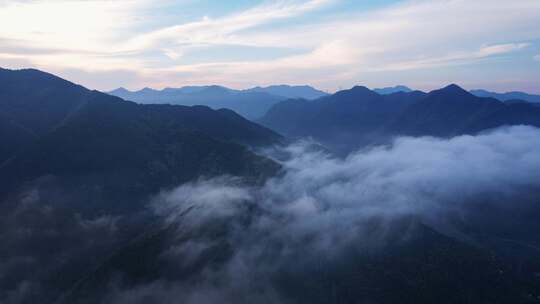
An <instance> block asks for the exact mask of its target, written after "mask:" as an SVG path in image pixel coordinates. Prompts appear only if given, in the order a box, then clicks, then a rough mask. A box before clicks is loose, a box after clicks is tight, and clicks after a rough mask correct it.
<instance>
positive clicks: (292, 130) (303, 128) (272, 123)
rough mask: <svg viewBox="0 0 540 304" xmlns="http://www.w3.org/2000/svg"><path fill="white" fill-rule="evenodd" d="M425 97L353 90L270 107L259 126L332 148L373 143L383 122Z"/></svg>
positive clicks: (417, 94) (412, 94)
mask: <svg viewBox="0 0 540 304" xmlns="http://www.w3.org/2000/svg"><path fill="white" fill-rule="evenodd" d="M424 96H425V93H422V92H420V91H413V92H409V93H405V92H398V93H393V94H389V95H380V94H377V93H375V92H374V91H371V90H369V89H368V88H366V87H362V86H356V87H354V88H352V89H350V90H344V91H340V92H337V93H335V94H333V95H330V96H327V97H322V98H319V99H317V100H313V101H309V100H302V99H296V100H293V99H291V100H287V101H283V102H280V103H278V104H276V105H275V106H273V107H272V108H271V109H270V110H269V111H268V112H267V114H266V115H265V116H264V117H263V118H262V119H261V120H259V122H260V123H261V124H263V125H265V126H267V127H269V128H271V129H274V130H276V131H278V132H281V133H282V134H286V135H288V136H290V137H295V138H298V137H307V136H312V137H315V138H316V139H319V140H321V141H323V143H326V144H330V145H331V146H334V147H336V146H342V145H349V143H355V144H358V143H372V142H374V141H377V140H378V137H379V133H380V132H381V130H382V128H383V127H384V126H385V124H386V122H388V121H391V120H393V119H394V118H395V117H396V116H397V115H398V114H399V113H401V112H402V111H403V110H404V109H405V108H407V107H408V106H409V105H410V104H412V103H414V102H415V101H417V100H419V99H421V98H423V97H424Z"/></svg>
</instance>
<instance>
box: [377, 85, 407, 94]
mask: <svg viewBox="0 0 540 304" xmlns="http://www.w3.org/2000/svg"><path fill="white" fill-rule="evenodd" d="M373 91H374V92H375V93H378V94H381V95H388V94H393V93H398V92H405V93H409V92H412V91H413V90H411V89H410V88H409V87H406V86H403V85H397V86H395V87H387V88H381V89H373Z"/></svg>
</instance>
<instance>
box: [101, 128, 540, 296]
mask: <svg viewBox="0 0 540 304" xmlns="http://www.w3.org/2000/svg"><path fill="white" fill-rule="evenodd" d="M539 135H540V130H539V129H535V128H531V127H525V126H520V127H511V128H502V129H498V130H496V131H492V132H489V133H486V134H482V135H478V136H460V137H456V138H452V139H437V138H429V137H425V138H409V137H404V138H399V139H397V140H396V141H395V142H394V143H393V144H392V145H391V146H385V147H376V148H371V149H367V150H364V151H359V152H356V153H353V154H351V155H349V156H348V157H347V158H345V159H338V158H334V157H332V156H330V155H327V154H325V153H324V152H320V151H319V152H318V151H317V150H312V149H309V148H308V146H307V145H306V144H305V143H299V144H295V145H292V146H289V147H287V148H286V150H285V151H281V152H286V153H287V154H288V155H289V158H287V160H285V161H284V163H283V165H284V167H285V170H286V171H285V173H284V175H282V176H280V177H276V178H273V179H271V180H269V181H268V183H267V184H266V185H264V186H262V187H261V188H253V187H246V186H243V185H242V184H241V182H239V181H238V180H237V179H230V178H227V177H221V178H218V179H213V180H206V181H204V180H203V181H198V182H193V183H189V184H186V185H182V186H180V187H179V188H177V189H175V190H173V191H171V192H164V193H162V194H161V195H159V196H158V197H157V198H156V199H155V200H154V202H153V203H152V206H153V208H154V210H155V211H156V212H157V214H158V215H159V216H161V217H163V219H164V220H165V223H166V225H167V226H169V227H171V226H173V227H175V228H174V229H175V231H176V234H177V238H174V239H173V241H171V242H172V243H171V245H170V246H168V248H172V249H169V250H167V251H166V252H165V253H164V254H163V255H162V256H161V259H166V260H167V263H170V264H167V265H169V266H168V267H172V268H174V266H172V265H177V266H178V265H182V266H180V269H184V268H182V267H186V265H185V264H184V262H185V261H186V260H189V261H192V263H191V265H200V264H201V263H203V264H204V263H206V262H203V261H206V258H205V257H207V256H209V255H210V256H212V255H213V254H217V252H219V253H220V256H221V257H220V258H219V260H220V261H221V262H218V263H212V262H208V263H210V264H211V266H210V265H206V266H203V267H202V269H200V270H199V271H198V272H197V274H196V275H195V278H194V279H193V280H182V279H179V280H174V279H171V280H156V281H153V282H152V283H150V284H142V285H138V286H135V287H133V288H127V289H126V288H124V289H123V288H115V289H114V292H113V293H112V295H111V298H112V299H114V301H111V303H124V302H130V301H132V300H133V299H134V298H138V297H141V296H143V295H144V296H145V297H146V298H145V299H147V300H149V301H152V300H155V301H161V302H162V303H169V302H171V301H174V300H173V299H178V298H182V299H184V300H185V303H212V302H214V301H216V299H218V298H219V299H221V301H225V302H238V301H240V300H239V299H242V301H245V302H257V303H275V302H276V301H277V302H281V303H287V302H288V301H291V300H292V299H291V298H288V297H287V296H286V295H285V294H284V291H285V290H287V288H286V287H284V286H280V285H279V282H280V281H281V280H286V278H287V276H292V277H294V278H296V280H298V281H303V280H305V281H306V282H307V281H309V279H308V278H309V277H310V276H311V275H314V273H317V272H316V270H314V269H326V270H324V271H327V272H328V273H329V274H328V276H331V274H330V273H332V271H338V272H339V273H340V275H343V273H348V271H347V270H344V269H341V268H340V265H341V264H340V263H342V262H343V261H346V260H347V259H352V260H355V259H356V260H358V259H360V258H359V256H362V253H366V252H371V253H373V252H378V251H379V250H384V249H383V248H387V247H386V246H390V248H394V247H393V246H401V245H400V244H407V242H409V241H411V240H412V239H414V238H415V234H416V233H419V231H418V229H420V231H421V228H418V226H415V224H410V222H409V224H404V223H408V220H405V221H404V219H416V220H417V221H420V222H421V223H424V224H426V225H429V226H430V227H432V228H434V229H436V230H438V231H440V232H443V233H446V234H449V235H452V236H453V237H458V238H462V239H463V240H465V241H466V242H470V238H471V237H472V236H473V235H475V233H478V232H480V231H481V232H482V233H483V234H490V233H493V234H494V235H496V234H497V232H495V231H497V230H498V229H499V228H500V227H507V225H508V223H513V222H514V221H515V220H516V219H515V218H513V216H514V215H515V214H519V213H522V212H524V213H529V214H536V213H538V209H537V207H534V206H535V204H534V202H535V200H536V199H537V198H538V195H537V193H538V192H535V191H538V190H539V189H540V183H539V182H538V181H539V180H540V179H539V178H540V157H539V156H538V155H539V154H538V152H539V150H540V137H539ZM530 193H536V194H535V195H534V197H530V196H529V194H530ZM531 203H532V204H531ZM529 204H531V205H529ZM483 210H489V212H485V211H483ZM501 214H502V216H501ZM531 218H534V217H531ZM416 220H415V221H416ZM415 221H413V222H412V223H414V222H415ZM518 221H520V223H521V225H523V226H526V227H529V228H527V229H533V230H532V231H535V230H534V229H535V228H531V227H530V226H528V225H529V224H530V223H531V222H529V221H524V219H523V218H520V219H518ZM537 226H538V225H536V226H535V227H537ZM415 227H416V228H415ZM465 227H466V228H465ZM510 227H511V226H510ZM512 229H515V230H518V231H519V230H520V229H516V228H512ZM510 230H511V229H510ZM205 231H206V232H208V233H206V232H205ZM507 232H509V231H507ZM216 233H217V234H216ZM533 234H535V233H532V234H530V235H529V236H525V234H520V240H514V241H515V242H518V243H520V242H522V240H525V239H527V238H528V237H531V235H533ZM186 235H190V236H191V238H190V239H188V240H187V241H186ZM510 235H511V233H510ZM533 238H534V239H537V236H533ZM223 244H227V245H226V246H225V247H223V246H224V245H223ZM422 244H423V245H422V246H428V245H427V243H422ZM224 248H230V250H226V249H224ZM390 250H391V251H392V250H398V249H390ZM355 255H357V256H356V257H354V256H355ZM390 255H391V254H390ZM370 261H371V260H370ZM343 263H347V262H343ZM370 263H374V262H373V261H371V262H370ZM400 263H403V261H402V262H400ZM324 265H326V266H324ZM328 265H332V266H328ZM355 265H356V264H354V263H353V264H352V265H350V267H353V268H354V267H356V266H355ZM370 265H371V267H375V266H374V265H375V264H370ZM400 265H401V266H400V267H405V266H404V265H403V264H400ZM332 267H336V268H335V269H334V268H332ZM385 267H386V268H385V271H388V272H391V271H392V269H391V266H385ZM336 269H341V270H336ZM297 271H298V272H300V274H298V273H296V272H297ZM324 271H323V273H324ZM296 275H297V276H298V277H295V276H296ZM354 275H357V276H360V277H361V276H362V274H361V273H360V274H358V273H356V274H354ZM323 278H324V276H323ZM323 278H321V280H322V279H323ZM411 280H412V279H411ZM298 281H292V282H298ZM407 281H408V282H409V279H408V280H407ZM292 282H291V283H290V284H292V286H291V287H290V288H292V289H295V288H301V286H302V284H301V283H298V284H296V283H292ZM339 282H341V283H343V284H345V283H344V282H345V281H339ZM365 284H366V286H367V285H368V284H367V283H365ZM378 287H379V288H380V287H381V286H378ZM321 292H322V293H324V291H321ZM303 296H307V295H305V294H304V295H303ZM292 302H294V301H292Z"/></svg>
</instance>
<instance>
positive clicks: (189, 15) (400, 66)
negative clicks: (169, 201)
mask: <svg viewBox="0 0 540 304" xmlns="http://www.w3.org/2000/svg"><path fill="white" fill-rule="evenodd" d="M96 20H99V22H96ZM456 20H458V22H457V21H456ZM538 20H540V2H538V1H533V0H524V1H519V2H515V1H514V2H509V1H502V0H497V1H487V0H480V1H474V2H470V1H463V0H452V1H425V0H421V1H399V0H385V1H372V0H365V1H350V0H280V1H246V0H235V1H228V2H227V3H216V2H215V1H190V0H182V1H171V0H159V1H149V0H121V1H114V2H110V1H103V0H84V1H83V0H76V1H64V0H58V1H43V0H33V1H21V0H4V1H0V45H1V46H2V50H1V51H0V66H1V67H5V68H10V69H20V68H38V69H41V70H45V71H47V72H51V73H54V74H57V75H59V76H61V77H64V78H66V79H69V80H71V81H74V82H77V83H80V84H82V85H84V86H86V87H89V88H92V89H98V90H102V91H110V90H113V89H115V88H118V87H125V88H128V89H130V90H135V89H140V88H144V87H152V88H157V89H160V88H165V87H181V86H187V85H209V84H210V85H213V84H216V85H223V86H227V87H230V88H235V89H241V88H248V87H254V86H268V85H272V84H291V85H304V84H305V85H310V86H313V87H316V88H318V89H320V90H324V91H327V92H335V91H337V90H339V89H340V88H348V87H352V86H354V85H356V84H359V85H365V86H367V87H370V88H380V87H388V86H394V85H398V84H404V85H407V86H409V87H411V88H414V89H419V90H423V91H429V90H432V89H436V88H440V87H443V86H445V85H447V84H450V83H457V84H459V85H460V86H462V87H464V88H466V89H478V88H481V89H487V90H490V91H495V92H508V91H524V92H528V93H532V94H538V93H540V80H539V79H540V27H538Z"/></svg>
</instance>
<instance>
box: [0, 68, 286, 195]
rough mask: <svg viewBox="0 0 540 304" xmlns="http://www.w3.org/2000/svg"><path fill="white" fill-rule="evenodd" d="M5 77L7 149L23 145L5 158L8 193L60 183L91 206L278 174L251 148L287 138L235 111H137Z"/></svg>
mask: <svg viewBox="0 0 540 304" xmlns="http://www.w3.org/2000/svg"><path fill="white" fill-rule="evenodd" d="M1 73H2V74H1V75H2V80H3V81H5V83H7V84H8V85H6V86H2V91H1V92H2V96H3V98H2V99H1V100H2V102H1V105H0V132H2V133H4V134H7V135H9V136H7V137H3V138H2V140H3V141H4V143H5V144H6V145H4V144H3V145H2V146H3V147H5V146H8V144H13V145H14V146H16V147H14V148H12V149H9V151H3V150H1V151H2V154H4V159H3V162H2V164H1V165H0V168H1V170H0V185H2V186H1V187H0V195H2V194H8V193H10V192H13V191H14V190H15V189H17V188H19V187H20V186H21V185H23V184H24V183H27V182H31V181H34V180H36V179H38V178H40V177H42V176H54V177H55V178H56V179H57V180H58V182H59V183H60V184H64V183H68V184H70V185H71V186H70V187H66V188H71V189H75V188H81V187H82V188H81V189H79V190H80V193H86V195H85V196H84V197H86V198H85V200H88V201H91V200H92V199H94V198H96V197H100V198H101V199H100V201H101V203H104V202H111V201H115V199H114V197H122V198H124V201H127V199H126V198H127V197H132V196H134V197H135V196H136V197H139V198H143V197H144V195H147V194H150V193H153V192H156V191H158V190H159V188H160V187H167V185H170V186H173V185H177V184H179V183H182V182H185V181H189V180H191V179H195V178H197V177H199V176H212V175H220V174H230V175H238V176H245V177H247V178H252V179H254V180H255V179H257V178H258V176H263V175H265V174H267V173H269V172H273V170H275V169H276V168H277V165H275V164H274V163H273V162H272V161H269V160H267V159H264V158H262V157H259V156H256V155H255V154H253V153H252V152H250V150H249V148H248V147H247V146H253V147H255V146H264V145H269V144H274V143H278V142H280V141H281V136H279V135H278V134H276V133H274V132H272V131H270V130H268V129H266V128H264V127H261V126H259V125H257V124H255V123H252V122H250V121H248V120H246V119H244V118H243V117H241V116H240V115H238V114H236V113H235V112H233V111H231V110H226V109H222V110H217V111H216V110H212V109H210V108H208V107H204V106H195V107H186V106H172V105H138V104H136V103H133V102H128V101H124V100H122V99H120V98H118V97H113V96H110V95H107V94H104V93H100V92H97V91H90V90H87V89H85V88H83V87H81V86H78V85H75V84H73V83H70V82H68V81H65V80H62V79H60V78H57V77H55V76H52V75H50V74H47V73H43V72H40V71H37V70H20V71H9V70H2V71H1ZM261 174H262V175H261ZM90 185H93V186H91V187H90ZM89 187H90V188H92V187H94V188H95V189H101V190H99V191H96V192H92V191H90V190H89ZM79 190H78V191H79ZM96 195H97V196H96Z"/></svg>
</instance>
